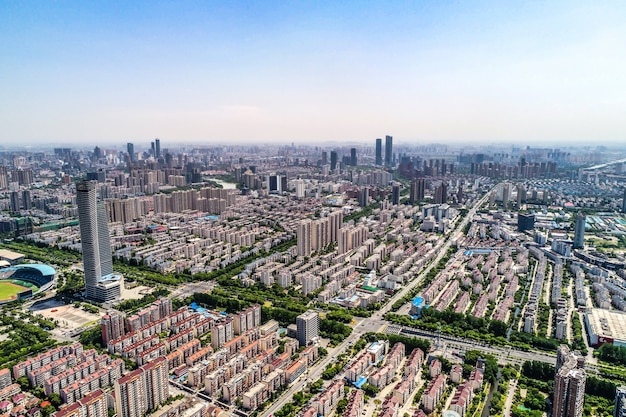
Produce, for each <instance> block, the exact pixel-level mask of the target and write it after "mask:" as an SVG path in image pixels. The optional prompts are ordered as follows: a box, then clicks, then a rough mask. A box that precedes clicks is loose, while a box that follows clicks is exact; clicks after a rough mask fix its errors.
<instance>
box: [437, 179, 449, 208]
mask: <svg viewBox="0 0 626 417" xmlns="http://www.w3.org/2000/svg"><path fill="white" fill-rule="evenodd" d="M434 201H435V204H445V203H446V202H447V201H448V183H447V182H445V181H442V182H441V184H439V185H438V186H436V187H435V195H434Z"/></svg>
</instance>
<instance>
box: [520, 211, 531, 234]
mask: <svg viewBox="0 0 626 417" xmlns="http://www.w3.org/2000/svg"><path fill="white" fill-rule="evenodd" d="M534 228H535V215H534V214H523V213H518V215H517V230H518V231H519V232H525V231H527V230H533V229H534Z"/></svg>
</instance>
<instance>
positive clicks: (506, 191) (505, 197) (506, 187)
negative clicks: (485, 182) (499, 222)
mask: <svg viewBox="0 0 626 417" xmlns="http://www.w3.org/2000/svg"><path fill="white" fill-rule="evenodd" d="M510 200H511V184H509V183H508V182H505V183H504V184H502V207H503V208H504V209H505V210H506V209H508V208H509V201H510Z"/></svg>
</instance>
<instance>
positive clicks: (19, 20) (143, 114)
mask: <svg viewBox="0 0 626 417" xmlns="http://www.w3.org/2000/svg"><path fill="white" fill-rule="evenodd" d="M624 21H626V3H623V2H618V1H615V2H575V1H550V2H493V1H484V2H481V1H472V2H458V3H457V2H446V3H445V4H444V3H443V2H434V1H432V2H414V1H407V2H404V1H389V2H382V1H377V2H360V1H348V2H344V1H342V2H331V1H321V2H278V1H276V2H274V1H262V2H255V1H252V2H238V1H235V2H216V1H181V2H147V1H137V2H130V3H129V2H118V1H110V2H79V1H57V2H35V1H24V2H10V1H0V38H1V39H2V42H0V91H1V93H0V145H4V146H13V145H21V146H28V145H39V144H46V143H50V144H77V145H81V146H86V145H90V144H93V145H94V146H95V145H99V144H102V145H108V144H123V143H126V142H134V143H143V142H147V143H149V141H151V140H153V139H154V138H156V137H159V138H161V139H162V141H163V142H162V143H163V144H166V143H167V144H168V145H172V144H175V143H180V144H182V143H200V142H202V143H206V144H229V143H253V142H256V143H259V144H260V143H264V142H273V143H278V142H280V143H291V142H294V143H313V142H320V143H322V142H332V141H337V142H360V143H370V142H371V144H372V146H374V140H375V138H384V136H385V135H387V134H389V135H392V136H393V137H394V143H409V142H414V143H416V144H417V143H424V144H426V143H454V144H460V143H467V144H472V143H476V144H478V143H503V142H510V143H527V144H530V145H546V146H548V145H558V144H563V145H569V144H576V145H578V144H588V145H600V144H605V145H612V144H621V143H626V118H625V117H624V109H625V108H626V94H625V93H624V92H625V91H626V77H624V74H626V27H625V25H624V24H623V22H624Z"/></svg>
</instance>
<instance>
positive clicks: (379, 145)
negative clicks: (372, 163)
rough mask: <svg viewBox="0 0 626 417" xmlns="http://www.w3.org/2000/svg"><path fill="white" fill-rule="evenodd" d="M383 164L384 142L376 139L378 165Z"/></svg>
mask: <svg viewBox="0 0 626 417" xmlns="http://www.w3.org/2000/svg"><path fill="white" fill-rule="evenodd" d="M382 164H383V140H382V139H376V165H382Z"/></svg>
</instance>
